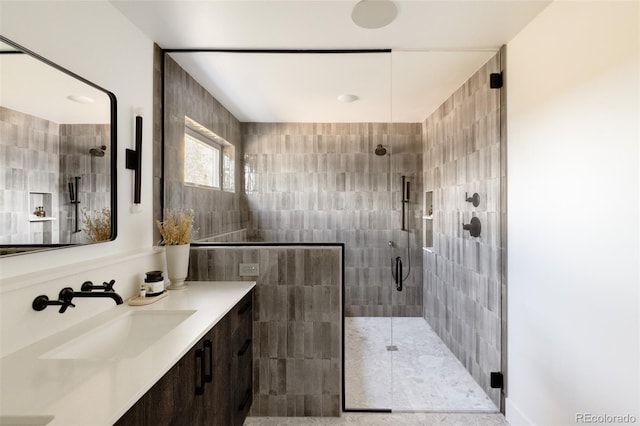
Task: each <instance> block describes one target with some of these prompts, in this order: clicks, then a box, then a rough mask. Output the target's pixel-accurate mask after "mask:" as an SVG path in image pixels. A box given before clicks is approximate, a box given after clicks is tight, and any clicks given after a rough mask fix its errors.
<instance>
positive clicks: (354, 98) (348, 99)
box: [338, 93, 360, 103]
mask: <svg viewBox="0 0 640 426" xmlns="http://www.w3.org/2000/svg"><path fill="white" fill-rule="evenodd" d="M358 99H360V98H359V97H357V96H356V95H352V94H351V93H345V94H343V95H340V96H338V100H339V101H340V102H345V103H350V102H355V101H357V100H358Z"/></svg>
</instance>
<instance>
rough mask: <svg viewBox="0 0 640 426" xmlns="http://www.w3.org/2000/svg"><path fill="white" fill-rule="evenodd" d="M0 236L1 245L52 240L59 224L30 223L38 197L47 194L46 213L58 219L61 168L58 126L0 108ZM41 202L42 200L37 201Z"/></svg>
mask: <svg viewBox="0 0 640 426" xmlns="http://www.w3.org/2000/svg"><path fill="white" fill-rule="evenodd" d="M0 126H1V127H0V129H1V130H0V131H1V133H0V148H1V149H2V151H3V152H2V157H1V158H2V176H1V178H2V183H1V185H0V192H1V197H0V215H2V220H1V221H0V227H2V229H1V230H0V231H1V232H0V241H1V242H2V244H31V243H36V244H37V243H57V242H58V241H57V231H58V223H57V222H56V221H51V222H30V221H29V215H30V214H32V213H33V211H34V208H35V207H37V206H35V205H31V204H32V202H38V203H39V202H41V203H43V204H45V202H44V201H43V200H42V197H43V196H42V195H40V196H37V197H39V199H38V200H37V201H36V200H33V201H30V194H29V193H34V194H35V193H38V194H48V195H47V198H48V199H49V206H48V207H47V206H45V207H47V208H45V210H48V211H47V216H50V217H55V218H57V217H58V216H59V211H58V175H59V173H60V159H59V155H60V126H59V124H58V123H54V122H52V121H49V120H45V119H42V118H38V117H34V116H32V115H28V114H24V113H21V112H19V111H14V110H12V109H9V108H5V107H0ZM37 205H38V206H39V205H42V204H37Z"/></svg>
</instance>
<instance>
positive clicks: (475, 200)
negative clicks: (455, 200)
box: [464, 192, 480, 207]
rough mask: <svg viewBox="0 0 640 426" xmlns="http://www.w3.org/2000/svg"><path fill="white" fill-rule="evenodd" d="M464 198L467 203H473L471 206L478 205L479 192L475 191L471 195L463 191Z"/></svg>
mask: <svg viewBox="0 0 640 426" xmlns="http://www.w3.org/2000/svg"><path fill="white" fill-rule="evenodd" d="M464 198H465V200H466V202H467V203H473V207H478V206H479V205H480V194H478V193H477V192H475V193H474V194H473V195H472V196H471V197H468V196H467V193H466V192H465V193H464Z"/></svg>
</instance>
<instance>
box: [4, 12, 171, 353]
mask: <svg viewBox="0 0 640 426" xmlns="http://www.w3.org/2000/svg"><path fill="white" fill-rule="evenodd" d="M0 28H1V32H2V35H4V36H6V37H8V38H9V39H11V40H13V41H15V42H17V43H19V44H21V45H23V46H25V47H27V48H29V49H31V50H33V51H34V52H36V53H38V54H40V55H42V56H44V57H45V58H47V59H50V60H52V61H53V62H56V63H58V64H60V65H62V66H63V67H65V68H67V69H69V70H71V71H73V72H75V73H77V74H79V75H81V76H83V77H85V78H86V79H88V80H90V81H92V82H94V83H96V84H98V85H100V86H102V87H104V88H106V89H107V90H110V91H111V92H113V93H114V94H115V96H116V98H117V112H118V123H117V126H118V128H117V135H118V152H117V156H118V164H117V168H118V236H117V239H116V240H115V241H113V242H108V243H102V244H97V245H91V246H85V247H76V248H68V249H61V250H54V251H48V252H43V253H33V254H27V255H20V256H15V257H8V258H2V259H0V280H1V281H0V296H1V299H0V309H1V310H2V312H1V314H2V329H1V330H0V331H1V333H2V348H1V350H2V353H3V354H5V353H7V352H10V351H11V350H15V349H17V348H18V347H20V346H22V345H24V344H26V343H28V341H29V340H32V337H31V334H33V333H32V332H33V331H34V330H32V329H31V328H30V326H31V325H33V326H34V327H36V326H38V325H39V326H40V327H41V328H42V327H43V324H47V327H44V328H43V329H41V330H38V331H37V332H36V334H38V335H40V337H42V336H41V335H42V334H43V333H49V332H53V331H56V330H57V329H60V328H61V327H64V326H65V325H66V326H68V325H69V324H70V323H72V322H74V321H78V320H80V319H82V318H83V317H84V316H86V315H94V314H95V313H97V311H99V310H102V309H107V308H109V307H110V304H109V303H108V302H111V301H110V300H109V301H108V302H107V301H102V300H101V302H103V303H101V304H95V305H93V306H94V309H95V310H93V311H88V310H86V309H76V310H70V311H68V312H67V313H65V314H64V315H59V314H57V312H56V313H55V315H53V316H52V319H51V320H50V321H47V320H45V317H46V318H48V317H49V316H51V315H49V314H45V315H42V314H43V313H38V312H35V311H33V310H31V307H30V305H31V301H32V300H33V298H34V297H35V296H38V295H39V294H47V295H48V296H49V297H50V298H54V297H56V296H57V294H58V291H59V290H60V289H61V288H62V287H63V286H70V287H74V288H77V287H79V286H80V285H81V284H82V282H83V281H84V280H85V279H91V280H94V281H95V282H102V281H106V280H109V279H113V278H115V279H116V281H117V284H116V289H117V290H118V291H119V292H120V293H122V294H123V295H127V294H128V295H131V294H133V292H134V291H135V288H136V286H137V282H138V278H139V277H140V276H141V274H143V273H144V271H146V270H149V269H148V268H150V267H153V268H158V267H162V256H161V252H160V254H158V252H157V250H154V249H153V234H152V232H153V218H152V201H153V200H152V190H151V189H152V148H151V147H152V128H153V126H152V123H153V116H152V112H153V110H152V99H153V92H152V88H153V79H152V72H153V42H152V41H151V40H150V39H148V38H147V37H146V36H145V35H144V34H143V33H142V32H141V31H139V30H138V29H137V28H136V27H135V26H133V25H132V24H131V23H130V22H129V21H128V20H126V19H125V18H124V17H123V16H122V15H121V14H120V12H118V11H117V10H116V9H115V8H114V7H113V6H112V5H111V4H109V3H108V2H106V1H55V2H53V1H34V2H31V1H26V2H25V1H2V2H0ZM140 108H141V109H142V111H143V114H144V116H145V121H144V128H143V138H144V139H143V164H142V172H143V175H142V187H143V194H142V211H141V212H139V213H132V212H131V211H130V208H131V204H132V186H133V184H132V182H133V172H131V171H130V170H127V169H126V168H125V166H124V164H125V161H124V160H125V149H126V148H133V147H134V126H133V124H134V118H133V117H134V112H135V111H136V110H137V109H140ZM141 254H142V255H141ZM110 265H112V267H110ZM83 302H84V300H82V301H80V303H83ZM90 305H91V304H90ZM49 309H52V308H49ZM71 311H73V312H71ZM56 315H57V317H56ZM63 317H64V318H63ZM16 327H18V329H16ZM21 335H23V336H22V337H20V336H21ZM27 336H29V337H27Z"/></svg>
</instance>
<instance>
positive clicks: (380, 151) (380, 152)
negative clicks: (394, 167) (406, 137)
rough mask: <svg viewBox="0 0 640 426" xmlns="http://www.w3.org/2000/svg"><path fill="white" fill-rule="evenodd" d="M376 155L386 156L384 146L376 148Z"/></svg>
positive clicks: (379, 145) (380, 145)
mask: <svg viewBox="0 0 640 426" xmlns="http://www.w3.org/2000/svg"><path fill="white" fill-rule="evenodd" d="M375 153H376V155H386V154H387V149H386V148H385V147H384V146H382V144H378V146H377V147H376V150H375Z"/></svg>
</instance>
